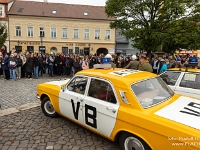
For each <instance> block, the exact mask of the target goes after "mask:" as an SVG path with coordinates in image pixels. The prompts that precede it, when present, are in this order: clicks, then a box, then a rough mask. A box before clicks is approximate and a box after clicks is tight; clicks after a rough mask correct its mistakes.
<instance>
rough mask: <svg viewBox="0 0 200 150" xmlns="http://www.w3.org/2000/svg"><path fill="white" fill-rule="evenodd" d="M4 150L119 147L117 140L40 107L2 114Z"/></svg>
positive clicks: (1, 143) (0, 132) (114, 149)
mask: <svg viewBox="0 0 200 150" xmlns="http://www.w3.org/2000/svg"><path fill="white" fill-rule="evenodd" d="M0 122H1V124H0V149H1V150H36V149H42V150H44V149H58V150H118V148H117V146H115V143H113V142H111V141H109V140H107V139H105V138H103V137H101V136H99V135H97V134H95V133H92V132H91V131H89V130H87V129H85V128H83V127H81V126H79V125H77V124H75V123H73V122H71V121H69V120H68V119H65V118H63V117H59V118H48V117H46V116H45V115H43V113H42V112H41V109H40V107H36V108H32V109H29V110H25V111H21V112H19V113H14V114H11V115H7V116H2V117H0Z"/></svg>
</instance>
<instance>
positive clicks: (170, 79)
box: [160, 71, 181, 85]
mask: <svg viewBox="0 0 200 150" xmlns="http://www.w3.org/2000/svg"><path fill="white" fill-rule="evenodd" d="M180 74H181V72H173V71H166V72H165V73H163V74H162V75H160V77H161V78H162V79H163V81H165V83H166V84H167V85H175V84H176V81H177V80H178V78H179V76H180Z"/></svg>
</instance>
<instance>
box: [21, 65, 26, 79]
mask: <svg viewBox="0 0 200 150" xmlns="http://www.w3.org/2000/svg"><path fill="white" fill-rule="evenodd" d="M25 72H26V71H25V66H22V69H21V78H25Z"/></svg>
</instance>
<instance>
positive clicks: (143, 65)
mask: <svg viewBox="0 0 200 150" xmlns="http://www.w3.org/2000/svg"><path fill="white" fill-rule="evenodd" d="M138 70H140V71H148V72H153V68H152V66H151V65H150V63H149V61H148V59H147V57H146V55H142V56H141V58H140V65H139V68H138Z"/></svg>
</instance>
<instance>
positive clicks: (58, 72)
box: [54, 53, 62, 76]
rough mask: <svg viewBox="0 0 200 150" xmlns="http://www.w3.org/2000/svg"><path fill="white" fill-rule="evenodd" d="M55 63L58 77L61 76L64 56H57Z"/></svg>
mask: <svg viewBox="0 0 200 150" xmlns="http://www.w3.org/2000/svg"><path fill="white" fill-rule="evenodd" d="M54 63H55V69H56V74H57V75H58V76H61V67H62V56H61V55H60V54H59V53H58V54H57V56H56V58H55V61H54Z"/></svg>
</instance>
